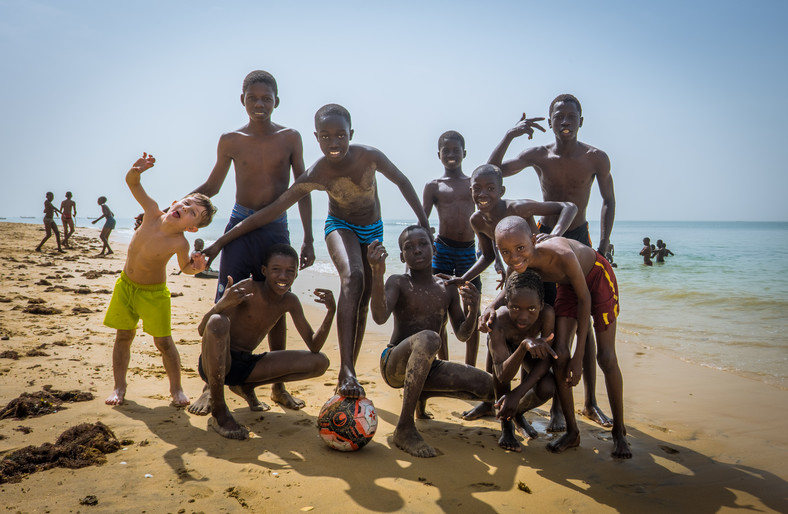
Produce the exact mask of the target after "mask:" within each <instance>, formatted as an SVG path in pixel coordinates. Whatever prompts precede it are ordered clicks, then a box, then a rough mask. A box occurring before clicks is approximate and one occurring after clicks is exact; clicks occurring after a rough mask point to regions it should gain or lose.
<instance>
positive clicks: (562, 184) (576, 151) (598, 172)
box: [488, 94, 616, 431]
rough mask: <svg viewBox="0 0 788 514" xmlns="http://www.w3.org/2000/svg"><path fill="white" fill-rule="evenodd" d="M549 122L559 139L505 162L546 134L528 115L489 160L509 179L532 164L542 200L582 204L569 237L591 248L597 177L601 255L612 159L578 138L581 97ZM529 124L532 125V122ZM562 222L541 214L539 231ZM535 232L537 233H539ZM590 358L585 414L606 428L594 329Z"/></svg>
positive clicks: (562, 102) (611, 211) (565, 101)
mask: <svg viewBox="0 0 788 514" xmlns="http://www.w3.org/2000/svg"><path fill="white" fill-rule="evenodd" d="M549 116H550V117H549V118H548V121H547V123H548V125H549V126H550V128H552V129H553V133H554V134H555V143H553V144H549V145H545V146H537V147H534V148H529V149H527V150H525V151H523V152H521V153H520V155H518V156H517V158H515V159H512V160H509V161H505V162H503V158H504V155H506V150H507V149H508V148H509V145H510V144H511V142H512V140H513V139H514V138H516V137H519V136H522V135H523V134H528V139H531V135H532V134H533V128H532V127H536V128H538V129H539V130H541V131H542V132H544V129H543V128H542V127H540V126H538V125H535V124H534V123H533V122H534V121H536V120H538V119H543V118H534V119H532V120H527V119H525V114H523V119H522V120H521V121H520V122H519V123H518V124H517V125H515V127H514V128H512V129H510V130H508V131H507V132H506V136H504V138H503V140H502V141H501V142H500V143H499V144H498V146H497V147H496V148H495V149H494V150H493V152H492V155H490V159H489V160H488V162H489V163H490V164H495V165H496V166H500V167H501V171H502V172H503V176H504V177H510V176H512V175H514V174H516V173H518V172H519V171H520V170H522V169H524V168H527V167H529V166H532V167H533V168H534V171H536V175H537V176H538V177H539V183H540V185H541V186H542V198H543V199H544V200H545V201H560V202H572V203H574V204H575V205H577V209H578V212H577V215H576V216H575V219H574V221H572V223H571V224H570V225H569V226H568V227H567V230H566V232H565V233H564V234H563V236H564V237H567V238H569V239H574V240H575V241H579V242H581V243H583V244H584V245H587V246H592V245H591V237H590V235H589V233H588V222H587V221H586V208H587V207H588V199H589V197H590V196H591V186H592V185H593V183H594V180H595V179H596V181H597V185H598V187H599V192H600V194H601V195H602V214H601V216H602V217H601V220H602V222H601V223H600V234H599V246H598V251H599V253H600V254H602V255H605V253H606V252H607V249H608V245H609V244H610V232H611V231H612V230H613V220H614V219H615V215H616V197H615V193H614V191H613V177H612V176H611V174H610V159H609V158H608V156H607V154H606V153H605V152H603V151H602V150H599V149H598V148H594V147H593V146H590V145H587V144H585V143H582V142H580V141H578V140H577V133H578V131H579V129H580V127H582V126H583V111H582V108H581V106H580V101H579V100H578V99H577V98H575V97H574V96H572V95H567V94H563V95H559V96H557V97H556V98H555V99H554V100H553V101H552V102H551V103H550V110H549ZM529 122H530V123H529ZM557 222H558V220H557V219H556V217H555V216H542V219H541V221H540V223H539V229H538V232H540V233H554V231H553V227H554V226H555V225H556V223H557ZM534 232H536V231H534ZM545 293H546V301H547V303H549V304H552V303H553V301H554V298H555V285H554V284H549V283H548V284H545ZM586 345H587V348H586V359H587V360H586V362H585V363H584V369H585V375H584V377H583V383H584V384H585V391H586V402H585V407H584V409H583V415H584V416H586V417H588V418H589V419H591V420H593V421H595V422H596V423H599V424H600V425H602V426H610V424H611V420H610V418H608V417H607V416H606V415H605V414H604V413H603V412H602V410H601V409H600V408H599V407H598V406H597V404H596V366H595V365H594V361H593V360H592V356H593V355H594V353H595V352H594V339H593V335H592V334H591V333H590V332H589V336H588V341H586ZM551 430H554V431H560V430H563V427H561V426H552V428H551Z"/></svg>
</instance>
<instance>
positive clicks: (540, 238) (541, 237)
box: [536, 233, 558, 243]
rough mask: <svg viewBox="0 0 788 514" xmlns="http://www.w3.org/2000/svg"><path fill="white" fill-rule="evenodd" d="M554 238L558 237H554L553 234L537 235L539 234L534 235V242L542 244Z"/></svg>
mask: <svg viewBox="0 0 788 514" xmlns="http://www.w3.org/2000/svg"><path fill="white" fill-rule="evenodd" d="M554 237H558V236H556V235H555V234H542V233H539V234H536V242H537V243H543V242H545V241H547V240H548V239H552V238H554Z"/></svg>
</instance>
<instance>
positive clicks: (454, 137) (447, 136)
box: [438, 130, 465, 150]
mask: <svg viewBox="0 0 788 514" xmlns="http://www.w3.org/2000/svg"><path fill="white" fill-rule="evenodd" d="M446 141H457V142H458V143H460V146H461V147H462V149H463V150H465V138H464V137H462V134H460V133H459V132H457V131H456V130H447V131H446V132H444V133H443V134H441V137H439V138H438V150H440V149H441V148H443V145H444V144H445V143H446Z"/></svg>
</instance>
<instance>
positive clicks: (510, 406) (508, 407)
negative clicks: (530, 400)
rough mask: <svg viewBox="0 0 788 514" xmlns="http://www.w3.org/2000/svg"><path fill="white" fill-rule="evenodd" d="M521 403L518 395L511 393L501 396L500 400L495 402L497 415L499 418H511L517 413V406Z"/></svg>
mask: <svg viewBox="0 0 788 514" xmlns="http://www.w3.org/2000/svg"><path fill="white" fill-rule="evenodd" d="M519 403H520V400H519V399H518V398H516V395H512V394H511V393H509V394H505V395H503V396H501V398H500V400H498V401H497V402H495V408H496V409H498V414H497V415H496V417H497V418H498V419H505V420H511V419H512V418H513V417H515V416H516V415H517V406H518V405H519Z"/></svg>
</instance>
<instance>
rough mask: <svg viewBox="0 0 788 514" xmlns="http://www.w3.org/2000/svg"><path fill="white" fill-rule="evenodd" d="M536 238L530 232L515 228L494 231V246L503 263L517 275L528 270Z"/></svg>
mask: <svg viewBox="0 0 788 514" xmlns="http://www.w3.org/2000/svg"><path fill="white" fill-rule="evenodd" d="M535 241H536V238H535V236H534V235H533V234H531V233H530V231H525V230H522V229H521V228H520V229H518V228H517V227H513V228H508V229H503V230H498V229H496V230H495V244H496V245H498V252H500V254H501V258H502V259H503V262H505V263H506V265H507V266H509V267H510V268H512V269H513V270H515V271H516V272H518V273H522V272H523V271H525V270H526V269H528V263H529V261H530V260H531V259H532V258H533V254H534V244H535Z"/></svg>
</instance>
